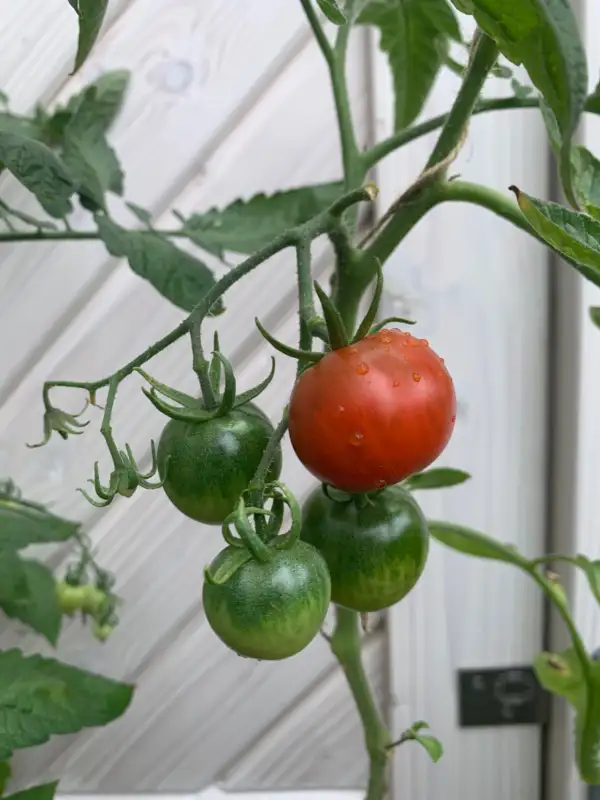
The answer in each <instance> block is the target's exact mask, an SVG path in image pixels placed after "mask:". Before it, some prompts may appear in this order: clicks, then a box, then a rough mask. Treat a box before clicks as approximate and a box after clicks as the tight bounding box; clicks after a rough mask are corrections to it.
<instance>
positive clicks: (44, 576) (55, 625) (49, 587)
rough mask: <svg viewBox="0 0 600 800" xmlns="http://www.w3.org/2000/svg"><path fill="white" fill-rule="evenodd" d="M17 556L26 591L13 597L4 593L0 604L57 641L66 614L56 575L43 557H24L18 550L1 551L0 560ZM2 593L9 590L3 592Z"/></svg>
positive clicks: (9, 613)
mask: <svg viewBox="0 0 600 800" xmlns="http://www.w3.org/2000/svg"><path fill="white" fill-rule="evenodd" d="M11 557H12V559H13V570H15V571H16V572H17V573H18V574H19V575H20V577H21V579H22V580H24V582H25V589H26V592H25V593H23V592H22V591H21V590H19V591H17V592H16V593H14V594H13V596H12V597H10V596H9V597H6V596H5V597H1V596H0V608H2V611H4V613H5V614H6V616H7V617H11V618H12V619H18V620H20V621H21V622H23V623H24V624H25V625H27V626H28V627H29V628H31V629H32V630H34V631H35V632H36V633H39V634H41V635H42V636H44V637H45V638H46V639H47V640H48V641H49V642H50V644H52V645H56V642H57V641H58V636H59V634H60V628H61V623H62V614H61V610H60V606H59V602H58V595H57V592H56V582H55V580H54V576H53V575H52V573H51V572H50V570H49V569H48V567H46V566H45V565H44V564H41V563H40V562H39V561H24V560H21V559H20V558H19V557H18V556H17V555H16V554H15V553H12V552H11V551H8V552H6V553H3V554H2V553H0V563H1V562H2V561H3V560H5V559H6V558H11ZM2 594H5V595H6V593H5V592H3V593H2Z"/></svg>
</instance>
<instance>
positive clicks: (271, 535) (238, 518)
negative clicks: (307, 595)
mask: <svg viewBox="0 0 600 800" xmlns="http://www.w3.org/2000/svg"><path fill="white" fill-rule="evenodd" d="M263 497H264V498H265V499H266V500H267V501H268V500H270V501H271V507H270V508H264V507H262V508H261V507H259V506H248V505H246V502H245V500H244V496H243V495H242V496H241V497H240V499H239V501H238V504H237V507H236V509H235V511H233V512H232V513H231V514H230V515H229V516H228V517H227V518H226V519H225V521H224V523H223V526H222V529H221V531H222V535H223V538H224V540H225V541H226V542H227V544H228V545H229V548H228V550H227V552H226V555H225V557H224V558H222V559H221V562H220V564H219V567H218V569H216V570H215V569H212V570H211V568H210V567H205V569H204V577H205V579H206V580H207V581H208V583H210V584H212V585H221V584H224V583H226V582H227V581H229V580H230V579H231V578H232V576H233V575H234V574H235V573H236V572H237V571H238V570H239V569H240V567H242V566H244V564H247V563H248V562H249V561H252V560H255V561H259V562H261V563H266V562H267V561H269V560H270V559H271V558H272V557H273V555H274V554H275V553H276V552H280V551H282V550H289V549H290V548H292V547H293V546H294V545H295V544H296V542H297V541H298V540H299V538H300V531H301V528H302V515H301V512H300V506H299V505H298V502H297V500H296V498H295V497H294V495H293V494H292V493H291V492H290V490H289V489H288V488H287V487H286V486H284V484H282V483H280V482H279V481H275V482H273V483H270V484H267V485H266V486H265V488H264V491H263ZM286 506H287V508H289V511H290V515H291V523H290V528H289V530H288V531H286V532H285V533H280V531H281V527H282V524H283V514H284V509H285V507H286ZM256 517H265V518H267V524H266V526H265V527H264V528H262V530H263V534H262V536H260V535H259V534H258V532H257V527H258V526H257V525H256ZM251 518H254V520H255V522H254V524H253V522H252V521H251ZM231 526H233V528H234V529H235V533H234V532H233V531H232V529H231ZM236 534H237V535H236Z"/></svg>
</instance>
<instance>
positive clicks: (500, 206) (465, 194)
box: [436, 180, 535, 236]
mask: <svg viewBox="0 0 600 800" xmlns="http://www.w3.org/2000/svg"><path fill="white" fill-rule="evenodd" d="M436 199H437V202H445V201H448V200H449V201H456V202H459V203H473V204H474V205H477V206H481V207H482V208H487V209H488V211H493V212H494V214H496V215H497V216H499V217H503V219H505V220H507V221H508V222H510V223H512V224H513V225H516V226H517V228H521V230H524V231H526V232H527V233H530V234H531V235H532V236H535V233H534V231H533V229H532V227H531V225H530V224H529V223H528V222H527V219H526V218H525V215H524V214H523V212H522V211H521V209H520V208H519V205H518V203H517V202H516V201H515V200H514V199H513V197H512V196H510V197H508V196H505V195H503V194H500V192H497V191H496V190H495V189H489V188H488V187H487V186H481V185H480V184H478V183H469V182H468V181H461V180H454V181H448V182H447V183H442V184H440V185H439V186H438V187H437V191H436Z"/></svg>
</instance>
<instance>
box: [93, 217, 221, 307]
mask: <svg viewBox="0 0 600 800" xmlns="http://www.w3.org/2000/svg"><path fill="white" fill-rule="evenodd" d="M96 224H97V225H98V233H99V234H100V237H101V239H102V241H103V242H104V244H105V245H106V249H107V250H108V252H109V253H110V254H111V255H113V256H117V257H118V258H126V259H127V261H128V262H129V266H130V267H131V269H132V270H133V271H134V272H135V273H136V274H137V275H139V276H140V277H141V278H145V279H146V280H147V281H148V282H149V283H151V284H152V286H154V288H155V289H156V290H157V291H158V292H160V294H162V295H163V297H166V298H167V300H170V301H171V302H172V303H173V304H174V305H176V306H178V307H179V308H183V309H184V310H185V311H191V310H192V308H193V307H194V306H195V305H196V304H197V303H199V302H200V300H201V299H202V298H203V297H204V295H205V294H206V293H207V292H208V291H210V289H212V287H213V286H214V285H215V278H214V275H213V273H212V272H211V270H210V269H209V268H208V267H207V266H206V264H203V263H202V261H200V260H199V259H197V258H194V257H193V256H191V255H190V254H189V253H186V252H185V251H183V250H180V249H179V248H178V247H176V246H175V245H174V244H173V243H172V242H170V241H169V240H168V239H167V238H165V237H164V236H161V235H160V233H157V232H154V231H128V230H125V229H124V228H121V227H120V226H119V225H117V224H116V223H115V222H113V221H112V220H111V219H109V217H106V216H102V215H98V216H96ZM223 310H224V309H223V305H222V302H221V301H219V302H218V303H217V304H215V306H214V307H213V311H212V313H213V314H220V313H221V312H222V311H223Z"/></svg>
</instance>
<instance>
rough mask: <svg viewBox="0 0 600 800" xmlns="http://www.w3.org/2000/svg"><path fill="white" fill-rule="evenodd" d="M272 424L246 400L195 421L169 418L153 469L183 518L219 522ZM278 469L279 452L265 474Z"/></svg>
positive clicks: (275, 473)
mask: <svg viewBox="0 0 600 800" xmlns="http://www.w3.org/2000/svg"><path fill="white" fill-rule="evenodd" d="M272 434H273V426H272V425H271V423H270V422H269V420H268V419H267V417H265V415H264V414H263V413H262V411H260V409H258V408H257V407H256V406H254V405H252V404H251V403H247V404H246V405H244V406H242V407H241V408H238V409H235V410H234V411H230V412H229V413H228V414H226V415H224V416H219V417H214V418H213V419H209V420H206V421H200V422H184V421H182V420H177V419H172V420H170V421H169V422H167V424H166V425H165V428H164V430H163V432H162V434H161V437H160V440H159V442H158V471H159V474H160V476H161V478H162V480H163V481H164V483H163V486H164V490H165V492H166V494H167V496H168V498H169V500H171V502H172V503H173V504H174V505H175V506H176V507H177V508H178V509H179V510H180V511H181V512H182V513H183V514H185V515H186V516H188V517H191V518H192V519H195V520H197V521H198V522H205V523H207V524H209V525H217V524H221V523H222V522H223V520H224V519H225V517H227V516H228V515H229V514H230V513H231V512H232V511H233V509H234V508H235V505H236V503H237V501H238V499H239V497H240V495H241V494H242V492H243V491H244V489H245V488H246V487H247V486H248V484H249V482H250V479H251V478H252V476H253V475H254V473H255V472H256V470H257V468H258V465H259V463H260V459H261V457H262V454H263V453H264V450H265V447H266V446H267V443H268V441H269V439H270V437H271V436H272ZM280 472H281V450H280V449H278V450H277V453H276V454H275V457H274V459H273V461H272V462H271V465H270V467H269V472H268V480H276V479H277V478H278V477H279V474H280Z"/></svg>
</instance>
